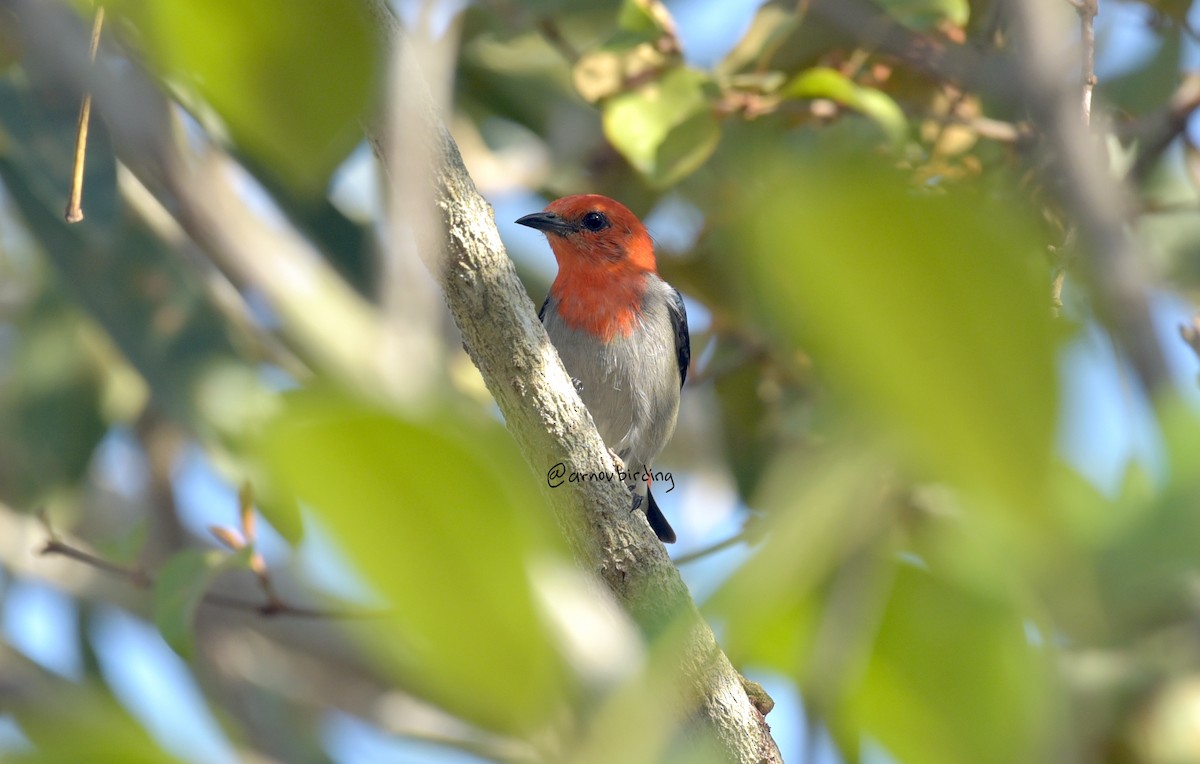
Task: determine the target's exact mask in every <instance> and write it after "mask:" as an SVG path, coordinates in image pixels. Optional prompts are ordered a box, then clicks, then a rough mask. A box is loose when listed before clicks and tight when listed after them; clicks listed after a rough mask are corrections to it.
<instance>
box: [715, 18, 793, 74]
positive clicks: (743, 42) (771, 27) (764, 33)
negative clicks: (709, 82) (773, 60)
mask: <svg viewBox="0 0 1200 764" xmlns="http://www.w3.org/2000/svg"><path fill="white" fill-rule="evenodd" d="M799 26H800V16H799V15H798V14H797V13H796V4H795V3H793V2H781V0H773V1H772V2H766V3H763V4H762V6H760V7H759V9H758V10H757V11H756V12H755V14H754V18H753V19H752V20H751V21H750V26H749V28H748V29H746V33H745V34H744V35H742V38H741V39H740V40H738V42H737V44H736V45H734V46H733V48H732V49H731V50H730V51H729V53H727V54H726V55H725V58H724V59H722V60H721V62H720V63H719V64H717V71H718V72H719V73H721V74H726V75H728V74H732V73H733V72H737V71H741V70H742V69H744V68H746V67H749V66H751V65H752V64H757V63H763V62H764V61H765V59H767V58H769V57H770V55H771V53H773V52H774V51H775V50H777V49H778V48H779V46H780V45H782V44H783V43H784V41H785V40H787V38H788V36H789V35H791V34H792V33H794V32H795V31H796V29H797V28H799Z"/></svg>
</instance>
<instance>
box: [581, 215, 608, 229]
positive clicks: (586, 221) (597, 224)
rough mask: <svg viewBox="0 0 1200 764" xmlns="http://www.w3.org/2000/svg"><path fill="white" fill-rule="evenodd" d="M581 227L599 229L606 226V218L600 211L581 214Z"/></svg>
mask: <svg viewBox="0 0 1200 764" xmlns="http://www.w3.org/2000/svg"><path fill="white" fill-rule="evenodd" d="M583 227H584V228H586V229H588V230H589V231H599V230H602V229H604V228H608V218H606V217H604V213H602V212H589V213H588V214H586V215H584V216H583Z"/></svg>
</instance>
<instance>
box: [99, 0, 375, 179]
mask: <svg viewBox="0 0 1200 764" xmlns="http://www.w3.org/2000/svg"><path fill="white" fill-rule="evenodd" d="M108 7H109V9H110V10H111V11H113V12H115V13H116V14H118V15H120V16H123V17H124V18H125V19H126V20H127V21H129V22H130V23H132V24H133V25H134V27H135V28H136V29H137V31H138V33H139V35H140V40H139V41H140V43H141V44H142V45H143V46H144V48H145V52H146V54H147V55H148V57H149V59H150V61H151V62H152V63H153V64H154V66H155V67H156V68H157V69H158V71H159V74H160V75H161V76H162V77H163V78H164V79H166V80H167V82H168V83H169V84H170V85H171V86H173V87H174V88H175V89H176V90H177V91H178V92H179V94H180V95H181V96H182V97H183V99H184V101H185V103H186V102H189V101H190V104H189V105H190V106H192V107H193V108H195V109H196V110H197V112H198V113H199V114H201V115H203V114H204V109H203V108H202V107H201V104H200V103H197V99H196V96H197V95H198V96H199V98H200V99H201V100H202V101H203V102H204V103H206V104H207V105H208V106H210V107H211V108H212V109H213V110H215V111H216V113H217V114H219V115H220V117H221V119H222V120H224V122H225V124H226V125H228V127H229V130H230V132H231V133H232V136H233V138H234V140H235V141H236V142H237V143H238V144H239V145H241V146H243V147H244V148H245V149H246V150H247V151H248V152H250V153H252V154H255V155H257V156H258V157H260V158H261V159H262V160H263V162H265V163H267V164H268V165H269V166H270V167H272V168H273V169H274V170H275V171H276V172H277V173H279V174H280V175H281V176H282V177H283V178H284V179H286V180H288V181H290V182H292V183H294V184H296V185H297V186H299V187H301V188H304V189H307V190H308V191H310V192H316V191H319V190H321V189H322V188H323V187H324V185H325V181H326V179H327V178H328V177H329V174H330V173H331V172H332V171H333V169H334V168H335V167H336V166H337V164H338V163H339V162H340V161H341V160H342V159H343V158H345V156H346V154H347V152H349V150H350V149H351V148H352V147H353V146H354V145H355V144H356V143H358V141H359V140H360V138H361V130H360V128H359V122H358V120H359V119H360V118H362V117H364V116H366V114H367V112H368V110H369V108H370V102H371V98H372V96H373V94H374V89H375V81H376V73H377V69H378V67H379V50H378V48H379V46H378V37H377V35H376V34H375V33H374V31H373V30H372V29H371V28H370V26H369V23H368V17H367V13H366V9H365V8H364V6H363V5H362V4H361V3H359V2H356V0H308V2H305V3H303V4H301V5H296V4H295V3H292V2H287V0H256V2H250V3H246V2H239V1H238V0H205V1H204V2H168V3H162V2H153V0H115V1H114V2H112V3H109V4H108Z"/></svg>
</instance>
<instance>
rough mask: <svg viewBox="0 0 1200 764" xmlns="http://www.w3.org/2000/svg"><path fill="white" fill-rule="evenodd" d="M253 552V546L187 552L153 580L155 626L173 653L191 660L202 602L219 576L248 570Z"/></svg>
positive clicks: (176, 558) (172, 559)
mask: <svg viewBox="0 0 1200 764" xmlns="http://www.w3.org/2000/svg"><path fill="white" fill-rule="evenodd" d="M252 551H253V550H252V549H251V548H250V547H246V548H244V549H239V550H238V551H237V552H233V553H228V552H222V551H218V550H216V549H209V550H200V549H185V550H183V551H182V552H179V553H178V554H176V555H175V556H173V557H172V558H171V559H170V560H169V561H168V562H167V564H166V565H164V566H163V567H162V570H160V571H159V572H158V575H157V576H156V577H155V580H154V623H155V625H156V626H158V630H159V632H160V633H161V634H162V636H163V639H165V640H166V641H167V644H168V645H170V646H171V649H172V650H174V651H175V652H177V653H179V654H180V655H181V656H183V657H184V658H191V657H192V652H193V647H194V645H193V639H192V637H193V630H194V629H193V625H194V623H195V620H196V608H197V607H199V605H200V600H201V599H203V598H204V595H205V593H206V592H207V591H208V589H209V587H210V586H212V582H213V581H215V580H216V579H217V576H219V575H221V574H222V573H224V572H225V571H228V570H235V569H238V568H248V567H249V565H250V555H251V553H252Z"/></svg>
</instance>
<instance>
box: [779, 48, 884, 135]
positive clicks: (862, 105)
mask: <svg viewBox="0 0 1200 764" xmlns="http://www.w3.org/2000/svg"><path fill="white" fill-rule="evenodd" d="M781 94H782V95H783V96H784V97H786V98H828V99H829V100H831V101H835V102H837V103H840V104H842V105H843V106H848V107H850V108H851V109H854V110H855V111H858V112H860V113H861V114H863V115H864V116H866V117H869V118H870V119H872V120H874V121H875V123H876V124H878V125H879V127H880V128H882V129H883V132H884V133H885V134H886V135H887V137H888V140H889V141H890V142H891V144H892V146H893V147H895V148H899V147H901V146H903V145H904V140H905V138H906V137H907V136H908V121H907V120H906V119H905V117H904V111H903V110H902V109H901V108H900V107H899V106H898V105H897V104H896V102H895V101H893V100H892V98H891V96H889V95H887V94H886V93H884V92H882V91H880V90H876V89H874V88H868V87H864V86H862V85H859V84H858V83H857V82H855V81H854V80H851V79H850V78H849V77H847V76H846V75H844V74H842V73H841V72H839V71H837V70H836V69H830V68H828V67H824V66H818V67H814V68H812V69H807V70H805V71H803V72H800V73H799V74H797V75H796V76H795V77H794V78H793V79H792V81H791V82H789V83H788V84H787V85H785V86H784V87H783V89H782V91H781Z"/></svg>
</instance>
